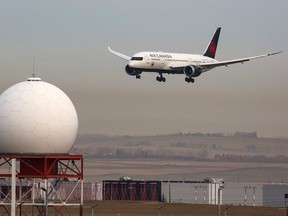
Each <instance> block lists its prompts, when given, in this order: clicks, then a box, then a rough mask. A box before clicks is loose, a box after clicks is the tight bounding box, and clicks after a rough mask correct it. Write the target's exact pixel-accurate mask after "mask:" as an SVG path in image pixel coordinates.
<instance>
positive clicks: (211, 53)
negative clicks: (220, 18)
mask: <svg viewBox="0 0 288 216" xmlns="http://www.w3.org/2000/svg"><path fill="white" fill-rule="evenodd" d="M220 31H221V27H219V28H217V30H216V32H215V33H214V35H213V37H212V39H211V41H210V42H209V44H208V46H207V48H206V51H205V53H204V56H207V57H210V58H215V55H216V50H217V44H218V40H219V36H220Z"/></svg>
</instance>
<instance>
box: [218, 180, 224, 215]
mask: <svg viewBox="0 0 288 216" xmlns="http://www.w3.org/2000/svg"><path fill="white" fill-rule="evenodd" d="M223 189H224V185H220V186H219V188H218V216H220V214H221V209H220V193H221V191H222V190H223Z"/></svg>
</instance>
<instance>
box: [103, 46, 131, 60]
mask: <svg viewBox="0 0 288 216" xmlns="http://www.w3.org/2000/svg"><path fill="white" fill-rule="evenodd" d="M108 50H109V52H111V53H112V54H113V55H115V56H118V57H119V58H122V59H124V60H127V61H129V60H130V59H131V57H129V56H127V55H124V54H122V53H118V52H116V51H114V50H112V49H111V48H110V47H108Z"/></svg>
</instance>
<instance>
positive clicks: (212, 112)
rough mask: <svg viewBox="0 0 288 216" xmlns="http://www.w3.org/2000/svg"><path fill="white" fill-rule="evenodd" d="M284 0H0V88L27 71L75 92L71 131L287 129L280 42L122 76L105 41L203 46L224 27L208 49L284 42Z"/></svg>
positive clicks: (286, 81)
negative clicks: (191, 78)
mask: <svg viewBox="0 0 288 216" xmlns="http://www.w3.org/2000/svg"><path fill="white" fill-rule="evenodd" d="M287 8H288V1H287V0H277V1H271V0H241V1H231V0H218V1H215V0H196V1H192V0H186V1H184V0H177V1H176V0H174V1H173V0H157V1H155V0H145V1H135V0H125V1H124V0H121V1H120V0H117V1H116V0H114V1H112V0H110V1H109V0H108V1H107V0H102V1H92V0H91V1H88V0H81V1H80V0H79V1H75V0H65V1H64V0H49V1H48V0H47V1H39V0H33V1H28V0H21V1H16V0H6V1H4V0H3V1H1V2H0V26H1V28H0V38H1V39H0V48H1V49H0V57H1V58H0V62H1V64H0V71H1V79H0V92H1V93H2V92H3V91H5V90H6V89H7V88H8V87H10V86H12V85H14V84H16V83H18V82H21V81H24V80H26V79H27V78H28V77H30V76H31V74H32V71H33V58H35V61H36V64H35V72H36V74H37V75H38V76H39V77H41V78H42V80H44V81H46V82H49V83H51V84H54V85H56V86H57V87H59V88H61V89H62V90H63V91H64V92H65V93H66V94H67V95H68V96H69V97H70V98H71V100H72V101H73V103H74V105H75V107H76V109H77V112H78V117H79V122H80V127H79V133H104V134H109V135H122V134H128V135H155V134H167V133H175V132H180V131H181V132H204V133H206V132H225V133H233V132H236V131H246V132H252V131H257V132H258V135H260V136H265V137H270V136H273V137H274V136H286V137H287V136H288V115H287V112H288V69H287V60H288V52H287V51H286V52H284V53H283V54H281V55H277V56H272V57H269V58H265V59H258V60H255V61H251V62H248V63H245V64H243V65H242V64H238V65H231V66H229V67H228V68H226V67H220V68H216V69H214V70H211V71H209V72H207V73H205V74H203V75H201V76H200V77H198V78H196V81H195V83H194V84H188V83H186V82H185V81H184V75H167V76H166V83H159V82H156V80H155V78H156V76H157V74H146V73H145V74H144V75H143V76H142V78H141V80H136V79H135V77H132V76H128V75H127V74H126V73H125V70H124V67H125V65H126V62H125V61H123V60H121V59H118V58H116V57H114V56H112V55H111V54H110V53H108V51H107V46H108V45H109V46H111V47H112V48H113V49H115V50H117V51H120V52H123V53H125V54H127V55H132V54H134V53H136V52H139V51H147V50H150V51H158V50H162V51H167V52H184V53H198V54H202V53H203V51H204V49H205V48H206V46H207V43H208V41H209V40H210V38H211V37H212V34H213V33H214V31H215V30H216V28H217V27H219V26H221V27H222V32H221V36H220V41H219V44H218V50H217V54H216V59H218V60H228V59H233V58H240V57H248V56H253V55H259V54H265V53H268V52H273V51H279V50H287V48H288V23H287V20H288V13H287Z"/></svg>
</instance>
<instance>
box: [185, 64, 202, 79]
mask: <svg viewBox="0 0 288 216" xmlns="http://www.w3.org/2000/svg"><path fill="white" fill-rule="evenodd" d="M183 71H184V74H185V75H186V76H187V77H198V76H200V75H201V73H202V70H201V68H200V67H198V66H196V65H188V66H186V67H185V68H184V69H183Z"/></svg>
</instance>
